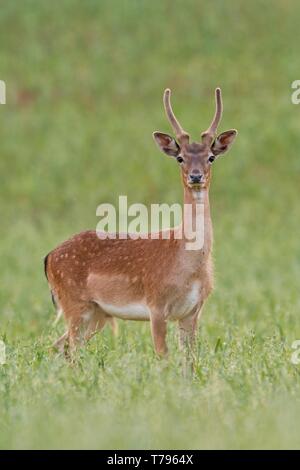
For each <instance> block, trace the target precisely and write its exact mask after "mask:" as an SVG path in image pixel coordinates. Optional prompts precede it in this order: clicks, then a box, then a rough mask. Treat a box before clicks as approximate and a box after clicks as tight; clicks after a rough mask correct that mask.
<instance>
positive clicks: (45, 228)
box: [0, 0, 300, 448]
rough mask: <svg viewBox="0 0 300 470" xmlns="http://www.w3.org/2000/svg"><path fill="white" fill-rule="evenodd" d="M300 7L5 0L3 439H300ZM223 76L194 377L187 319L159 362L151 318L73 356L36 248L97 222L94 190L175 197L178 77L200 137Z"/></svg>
mask: <svg viewBox="0 0 300 470" xmlns="http://www.w3.org/2000/svg"><path fill="white" fill-rule="evenodd" d="M299 15H300V5H299V2H297V1H296V0H294V1H287V0H278V1H274V2H272V5H268V4H267V3H266V2H263V1H260V0H255V1H252V2H244V1H242V0H240V1H239V0H236V1H234V2H230V3H229V2H223V1H221V0H220V1H217V0H215V1H210V2H204V1H197V0H194V1H192V0H186V1H185V2H183V1H179V0H172V1H167V0H165V1H158V0H152V1H145V0H139V1H137V0H131V1H129V0H126V1H125V0H124V1H121V0H114V1H108V0H101V1H96V0H86V1H85V2H80V1H79V0H78V1H70V0H60V1H57V2H55V1H54V2H46V1H39V2H38V1H33V0H31V1H29V0H24V1H23V2H17V1H16V0H11V1H10V2H3V3H2V4H1V9H0V44H1V55H0V79H1V80H5V81H6V85H7V104H6V105H5V106H0V121H1V131H0V133H1V145H0V149H1V158H0V175H1V176H0V177H1V185H0V201H1V202H0V214H1V227H0V234H1V242H0V259H1V278H0V281H1V283H0V315H1V317H0V335H1V337H2V338H3V339H4V341H5V343H6V345H7V364H6V365H3V366H0V447H1V448H176V447H177V448H295V447H299V432H300V425H299V423H300V402H299V391H300V382H299V372H300V365H299V366H295V365H292V364H291V361H290V357H291V353H292V349H291V344H292V342H293V341H294V340H295V339H300V315H299V312H300V297H299V276H300V243H299V220H300V219H299V218H300V206H299V173H300V158H299V149H300V132H299V128H300V116H299V107H297V106H293V105H292V104H291V100H290V96H291V88H290V86H291V82H292V81H293V80H295V79H299V67H298V64H299V60H298V59H299V48H298V41H297V38H298V37H299V21H298V19H299ZM217 85H219V86H222V89H223V97H224V107H225V112H224V118H223V121H222V125H221V130H226V129H227V128H231V127H236V128H237V129H238V130H239V136H238V139H237V141H236V143H235V144H234V146H233V148H232V150H231V151H230V154H228V156H226V157H225V158H224V159H220V160H219V161H218V162H216V164H215V166H214V176H213V182H212V188H211V205H212V216H213V223H214V232H215V245H214V258H215V271H216V288H215V291H214V293H213V295H212V296H211V298H210V299H209V301H208V302H207V304H206V306H205V312H204V315H203V317H202V320H201V326H200V332H199V338H198V343H197V351H196V366H195V373H194V375H193V376H187V377H184V376H183V372H182V360H181V354H180V353H179V352H178V349H177V339H176V329H175V325H171V328H170V333H169V346H170V350H171V352H170V358H169V361H168V362H167V363H164V362H160V361H158V360H157V359H156V358H155V356H154V353H153V350H152V345H151V338H150V332H149V325H148V324H141V323H134V322H132V323H129V322H127V323H125V322H124V323H122V322H119V326H120V335H119V338H118V339H117V340H114V339H113V338H112V336H111V332H110V331H109V329H107V330H105V331H104V333H103V334H101V335H98V336H97V337H95V338H94V339H93V340H92V341H91V342H90V344H89V345H88V347H87V348H86V349H84V350H82V351H81V352H80V357H79V359H78V363H77V364H76V365H75V366H73V367H71V366H70V365H69V364H68V363H67V362H66V361H65V360H63V359H62V358H59V357H57V356H56V355H55V354H54V353H53V352H51V350H50V349H49V347H50V345H51V343H52V342H53V340H54V339H56V338H57V336H58V335H59V334H61V332H62V331H63V325H62V324H60V325H58V326H57V327H55V328H54V327H53V326H52V322H53V319H54V312H53V308H52V305H51V302H50V297H49V292H48V287H47V283H46V281H45V278H44V274H43V266H42V259H43V256H44V255H45V254H46V253H47V252H48V251H50V250H51V249H52V248H53V247H55V246H56V245H57V244H58V243H59V242H60V241H62V240H64V239H65V238H67V237H69V236H70V235H71V234H73V233H75V232H78V231H80V230H83V229H86V228H95V227H96V224H97V222H98V220H97V217H96V215H95V211H96V207H97V206H98V204H100V203H101V202H112V203H117V201H118V196H119V194H127V195H128V197H129V202H143V203H146V204H150V203H152V202H157V203H158V202H160V203H161V202H168V203H173V202H181V186H180V179H179V175H178V168H177V167H176V165H175V164H174V162H173V161H171V159H168V158H166V157H164V156H163V155H162V154H160V153H159V152H158V151H157V149H156V147H155V144H154V143H153V141H152V137H151V133H152V131H153V130H157V129H160V130H162V131H169V126H168V124H167V122H166V119H165V117H164V113H163V108H162V92H163V89H164V88H165V87H166V86H169V87H171V88H172V89H173V91H174V94H173V96H174V107H175V108H176V112H177V114H178V115H179V116H180V118H181V120H182V122H183V123H184V126H185V127H186V128H187V129H188V130H189V131H190V132H191V133H192V135H193V137H194V138H195V139H196V138H198V137H199V133H200V131H202V130H204V129H205V128H206V127H207V125H208V123H209V119H210V118H211V115H212V111H213V90H214V88H215V86H217Z"/></svg>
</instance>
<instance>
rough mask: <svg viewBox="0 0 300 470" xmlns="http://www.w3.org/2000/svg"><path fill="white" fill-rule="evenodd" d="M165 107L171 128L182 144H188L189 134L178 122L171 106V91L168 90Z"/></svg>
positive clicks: (165, 95) (165, 93)
mask: <svg viewBox="0 0 300 470" xmlns="http://www.w3.org/2000/svg"><path fill="white" fill-rule="evenodd" d="M164 106H165V111H166V115H167V118H168V119H169V121H170V124H171V126H172V127H173V130H174V132H175V135H176V137H177V139H178V141H179V143H181V144H187V143H188V142H189V138H190V136H189V134H188V133H187V132H185V131H184V130H183V129H182V127H181V125H180V124H179V122H178V121H177V119H176V117H175V114H174V112H173V109H172V106H171V90H170V89H169V88H167V89H166V90H165V92H164Z"/></svg>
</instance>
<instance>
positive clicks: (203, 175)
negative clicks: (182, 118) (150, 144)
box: [153, 88, 237, 191]
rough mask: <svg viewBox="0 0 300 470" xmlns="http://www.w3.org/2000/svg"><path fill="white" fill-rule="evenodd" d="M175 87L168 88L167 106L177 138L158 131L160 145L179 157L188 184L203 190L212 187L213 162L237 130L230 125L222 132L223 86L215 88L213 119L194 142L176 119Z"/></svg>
mask: <svg viewBox="0 0 300 470" xmlns="http://www.w3.org/2000/svg"><path fill="white" fill-rule="evenodd" d="M170 98H171V90H169V89H166V90H165V92H164V99H163V101H164V107H165V111H166V115H167V118H168V120H169V121H170V123H171V126H172V128H173V131H174V133H175V136H176V140H175V139H174V138H173V137H172V136H170V135H169V134H165V133H162V132H154V133H153V137H154V140H155V142H156V143H157V145H158V147H159V148H160V149H161V150H162V151H163V152H164V153H165V154H167V155H169V156H171V157H174V158H176V160H177V162H178V163H179V165H180V167H181V173H182V180H183V184H184V186H185V187H186V188H188V189H191V190H195V191H200V190H201V189H206V188H208V187H209V184H210V179H211V166H212V164H213V162H214V161H215V160H216V158H217V157H219V156H220V155H223V154H224V153H225V152H226V151H227V150H228V148H229V147H230V145H231V144H232V142H233V141H234V139H235V137H236V135H237V131H236V130H235V129H230V130H229V131H226V132H222V133H221V134H219V135H218V136H216V134H217V128H218V125H219V123H220V120H221V117H222V96H221V89H220V88H217V89H216V91H215V98H216V111H215V115H214V117H213V120H212V122H211V124H210V126H209V127H208V129H207V130H206V131H205V132H202V134H201V142H192V143H190V136H189V134H188V133H187V132H185V131H184V130H183V128H182V127H181V125H180V124H179V122H178V120H177V119H176V117H175V115H174V112H173V110H172V106H171V101H170Z"/></svg>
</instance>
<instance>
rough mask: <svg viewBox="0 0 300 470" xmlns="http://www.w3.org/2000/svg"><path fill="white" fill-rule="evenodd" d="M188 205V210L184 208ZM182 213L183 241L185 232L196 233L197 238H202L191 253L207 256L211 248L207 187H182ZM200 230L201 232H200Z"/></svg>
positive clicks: (210, 222)
mask: <svg viewBox="0 0 300 470" xmlns="http://www.w3.org/2000/svg"><path fill="white" fill-rule="evenodd" d="M187 207H189V209H188V210H186V208H187ZM184 208H185V209H184V211H183V213H184V215H183V231H184V234H185V236H184V239H185V243H186V242H187V240H186V234H187V233H190V231H191V230H192V232H193V233H196V237H197V239H198V240H202V241H203V243H201V247H199V248H197V250H195V249H193V250H192V251H191V253H192V254H193V255H194V256H197V253H198V254H199V255H200V256H201V257H203V256H204V257H206V256H209V254H210V252H211V248H212V239H213V234H212V221H211V215H210V205H209V189H208V188H207V189H201V190H200V191H194V190H192V189H190V188H187V187H185V188H184ZM200 231H201V233H200Z"/></svg>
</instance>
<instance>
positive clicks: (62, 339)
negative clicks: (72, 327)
mask: <svg viewBox="0 0 300 470" xmlns="http://www.w3.org/2000/svg"><path fill="white" fill-rule="evenodd" d="M67 341H68V331H66V332H65V333H64V334H63V335H62V336H61V337H60V338H58V340H57V341H55V343H54V344H53V346H52V347H53V348H55V349H57V350H58V352H60V353H63V352H64V348H65V344H66V342H67Z"/></svg>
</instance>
